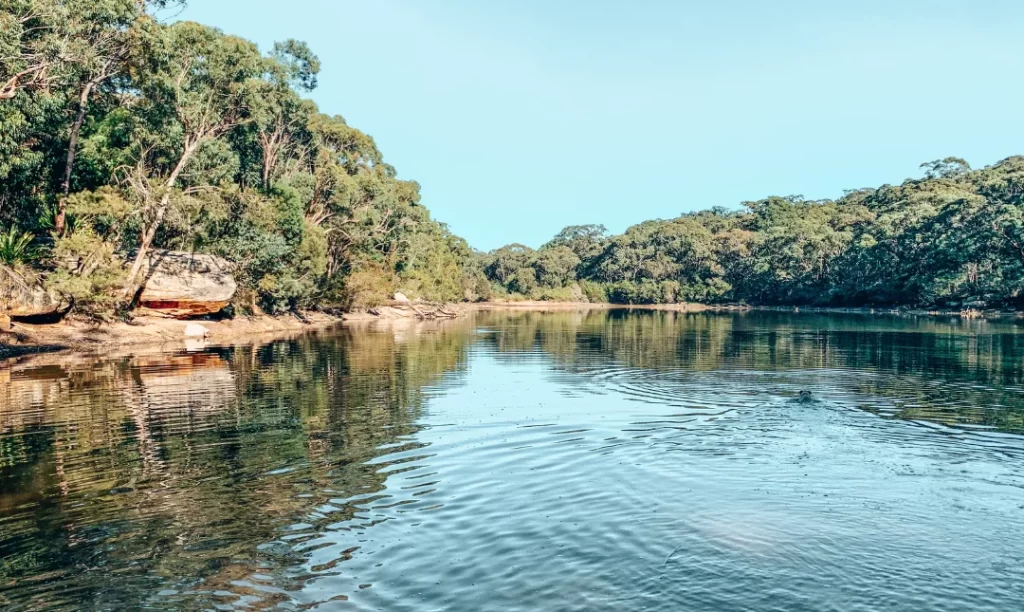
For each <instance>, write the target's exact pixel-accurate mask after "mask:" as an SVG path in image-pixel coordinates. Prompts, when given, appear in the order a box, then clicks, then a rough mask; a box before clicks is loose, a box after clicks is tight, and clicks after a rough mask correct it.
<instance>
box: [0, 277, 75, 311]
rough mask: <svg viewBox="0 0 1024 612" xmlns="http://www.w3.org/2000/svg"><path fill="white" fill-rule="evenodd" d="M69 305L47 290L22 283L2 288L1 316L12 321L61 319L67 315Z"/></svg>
mask: <svg viewBox="0 0 1024 612" xmlns="http://www.w3.org/2000/svg"><path fill="white" fill-rule="evenodd" d="M67 310H68V303H67V302H66V301H64V300H63V299H61V298H60V297H59V296H55V295H53V294H50V293H49V292H47V291H46V290H45V289H43V288H42V287H39V286H34V285H25V284H21V283H4V284H3V286H0V315H3V316H6V317H10V318H12V319H29V320H35V319H39V320H48V319H59V318H60V317H61V316H63V315H64V314H66V313H67Z"/></svg>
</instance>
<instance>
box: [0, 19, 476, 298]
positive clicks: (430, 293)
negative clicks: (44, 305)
mask: <svg viewBox="0 0 1024 612" xmlns="http://www.w3.org/2000/svg"><path fill="white" fill-rule="evenodd" d="M165 4H167V3H166V2H137V1H136V0H88V1H86V0H0V26H2V27H0V222H3V224H4V225H3V227H8V226H11V225H13V224H14V222H15V221H17V223H18V225H19V226H21V227H23V228H24V229H26V230H34V233H32V234H28V235H23V234H21V233H19V234H17V236H14V234H12V235H11V237H10V239H6V238H5V240H7V245H6V253H7V254H6V257H7V259H10V260H11V261H15V260H17V261H18V262H22V261H23V260H24V259H25V258H26V255H25V253H26V250H25V249H26V248H27V245H28V244H29V243H31V242H33V241H34V240H35V236H36V235H39V234H44V235H49V234H52V235H53V239H54V240H55V241H56V242H54V247H53V248H52V249H51V250H52V253H51V254H52V255H53V256H52V257H48V258H47V259H46V262H38V263H37V264H36V270H37V271H38V272H40V273H42V274H43V275H44V276H46V277H47V279H46V283H47V285H48V286H49V287H51V288H52V289H54V290H56V291H59V292H61V293H64V294H65V295H66V296H67V297H73V298H74V299H75V303H76V307H78V308H79V309H84V310H94V311H96V312H101V311H102V312H106V311H108V310H110V309H111V308H112V307H113V306H114V305H115V304H114V301H116V299H115V294H116V293H117V292H116V291H115V290H114V288H113V287H112V283H116V282H118V281H120V282H123V283H124V284H125V289H126V290H127V289H130V288H131V286H132V284H133V283H135V276H136V275H137V273H138V270H137V269H136V266H132V265H130V264H131V259H132V258H134V259H135V261H136V262H138V261H141V259H142V257H143V255H144V254H145V252H146V251H147V250H149V249H150V248H166V249H184V250H193V251H199V252H210V253H216V254H219V255H222V256H224V257H226V258H227V259H228V260H229V261H230V262H232V263H233V264H234V267H235V274H236V276H237V280H238V283H239V285H240V291H239V296H238V298H237V302H238V303H237V304H236V306H238V307H240V310H241V311H249V310H252V311H256V310H260V309H262V310H266V311H269V312H281V311H283V310H288V309H295V308H309V307H315V306H322V305H330V306H338V305H348V306H360V305H368V304H374V303H379V302H381V301H383V300H386V299H388V298H390V295H391V293H392V292H393V291H394V290H395V289H396V288H398V287H401V288H402V289H403V290H407V291H409V292H410V293H412V294H414V295H416V296H418V297H423V298H425V299H431V300H439V301H440V300H446V301H447V300H466V299H469V300H475V299H481V297H487V296H489V295H490V287H489V283H488V281H487V279H486V277H485V276H484V274H483V272H482V269H481V268H480V267H479V266H478V265H477V259H476V257H477V256H476V254H475V253H473V251H472V250H471V249H470V248H469V246H468V245H467V244H466V242H465V241H464V240H462V239H460V238H458V237H456V236H453V235H452V234H451V233H450V232H448V230H447V229H446V228H445V227H444V226H443V225H441V224H439V223H437V222H436V221H434V220H432V219H431V218H430V216H429V214H428V213H427V211H426V209H424V208H423V207H422V206H421V205H420V192H419V185H418V184H416V183H414V182H411V181H403V180H399V179H398V178H397V172H396V170H395V169H394V168H392V167H391V166H389V165H388V164H386V163H385V161H384V159H383V156H382V155H381V153H380V151H379V150H378V149H377V147H376V144H375V143H374V141H373V139H372V138H371V137H370V136H368V135H366V134H364V133H362V132H360V131H359V130H357V129H355V128H353V127H351V126H349V125H348V124H347V123H346V122H345V120H344V119H343V118H341V117H337V116H333V117H332V116H327V115H324V114H321V113H320V112H319V111H318V109H317V107H316V105H315V104H314V103H313V102H311V101H309V100H306V99H303V98H302V94H304V93H306V92H309V91H312V90H313V89H314V88H315V87H316V85H317V79H318V74H319V71H320V61H319V59H318V58H317V57H316V55H315V54H314V53H313V52H312V51H311V50H310V49H309V47H308V46H307V45H306V44H305V43H303V42H301V41H296V40H287V41H284V42H281V43H278V44H276V45H274V47H273V49H272V50H271V52H270V53H269V54H268V55H263V54H261V53H260V52H259V50H258V49H257V47H256V46H255V45H254V44H252V43H251V42H249V41H246V40H243V39H241V38H238V37H235V36H230V35H227V34H224V33H223V32H221V31H219V30H217V29H214V28H210V27H207V26H203V25H201V24H197V23H192V22H175V23H169V24H168V23H164V22H162V21H161V20H159V19H156V18H155V16H154V15H153V14H151V13H150V11H152V10H153V9H155V8H159V7H162V6H164V5H165ZM65 176H66V179H67V183H66V186H65V185H64V184H63V183H64V179H65ZM26 220H32V221H26ZM12 231H13V230H12ZM15 239H16V240H15ZM46 240H47V241H48V240H49V238H48V237H47V238H46ZM22 242H24V243H25V244H21V243H22ZM19 265H20V266H21V267H24V265H23V264H22V263H19ZM126 267H128V269H129V272H128V273H127V274H126V273H125V268H126ZM122 293H123V295H129V294H130V292H129V291H124V292H122Z"/></svg>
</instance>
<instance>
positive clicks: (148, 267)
mask: <svg viewBox="0 0 1024 612" xmlns="http://www.w3.org/2000/svg"><path fill="white" fill-rule="evenodd" d="M230 270H231V267H230V264H229V263H228V261H227V260H225V259H222V258H220V257H217V256H215V255H203V254H199V253H185V252H181V251H159V250H154V251H151V252H150V253H149V255H148V256H147V258H146V263H145V266H144V267H143V270H142V272H143V278H144V279H145V280H144V284H143V286H142V293H141V294H140V295H139V306H140V307H141V308H144V309H146V310H148V311H150V312H152V313H154V314H159V315H162V316H167V317H174V318H179V319H185V318H189V317H198V316H204V315H210V314H215V313H218V312H220V311H221V310H223V309H224V307H225V306H227V305H228V303H229V302H231V298H233V297H234V296H235V290H236V289H237V288H238V286H237V285H236V284H235V279H234V277H233V276H232V275H231V271H230Z"/></svg>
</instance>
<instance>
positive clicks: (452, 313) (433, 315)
mask: <svg viewBox="0 0 1024 612" xmlns="http://www.w3.org/2000/svg"><path fill="white" fill-rule="evenodd" d="M395 302H396V303H397V307H398V308H403V307H405V308H411V309H412V310H413V312H415V313H416V316H417V317H419V319H420V320H428V319H457V318H458V317H459V313H458V311H456V310H454V309H448V308H447V307H446V305H444V304H436V305H435V304H429V305H428V306H429V307H430V308H431V310H426V311H424V310H421V309H420V308H419V306H417V305H416V304H415V303H413V301H412V300H410V299H409V298H408V297H406V296H405V294H403V293H396V294H395Z"/></svg>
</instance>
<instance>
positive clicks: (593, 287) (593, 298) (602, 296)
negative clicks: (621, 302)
mask: <svg viewBox="0 0 1024 612" xmlns="http://www.w3.org/2000/svg"><path fill="white" fill-rule="evenodd" d="M580 289H581V290H582V291H583V297H585V298H586V300H587V301H588V302H591V303H594V304H607V303H608V301H609V300H608V289H607V287H605V285H603V284H601V283H597V282H594V281H588V280H585V281H582V282H580Z"/></svg>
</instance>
